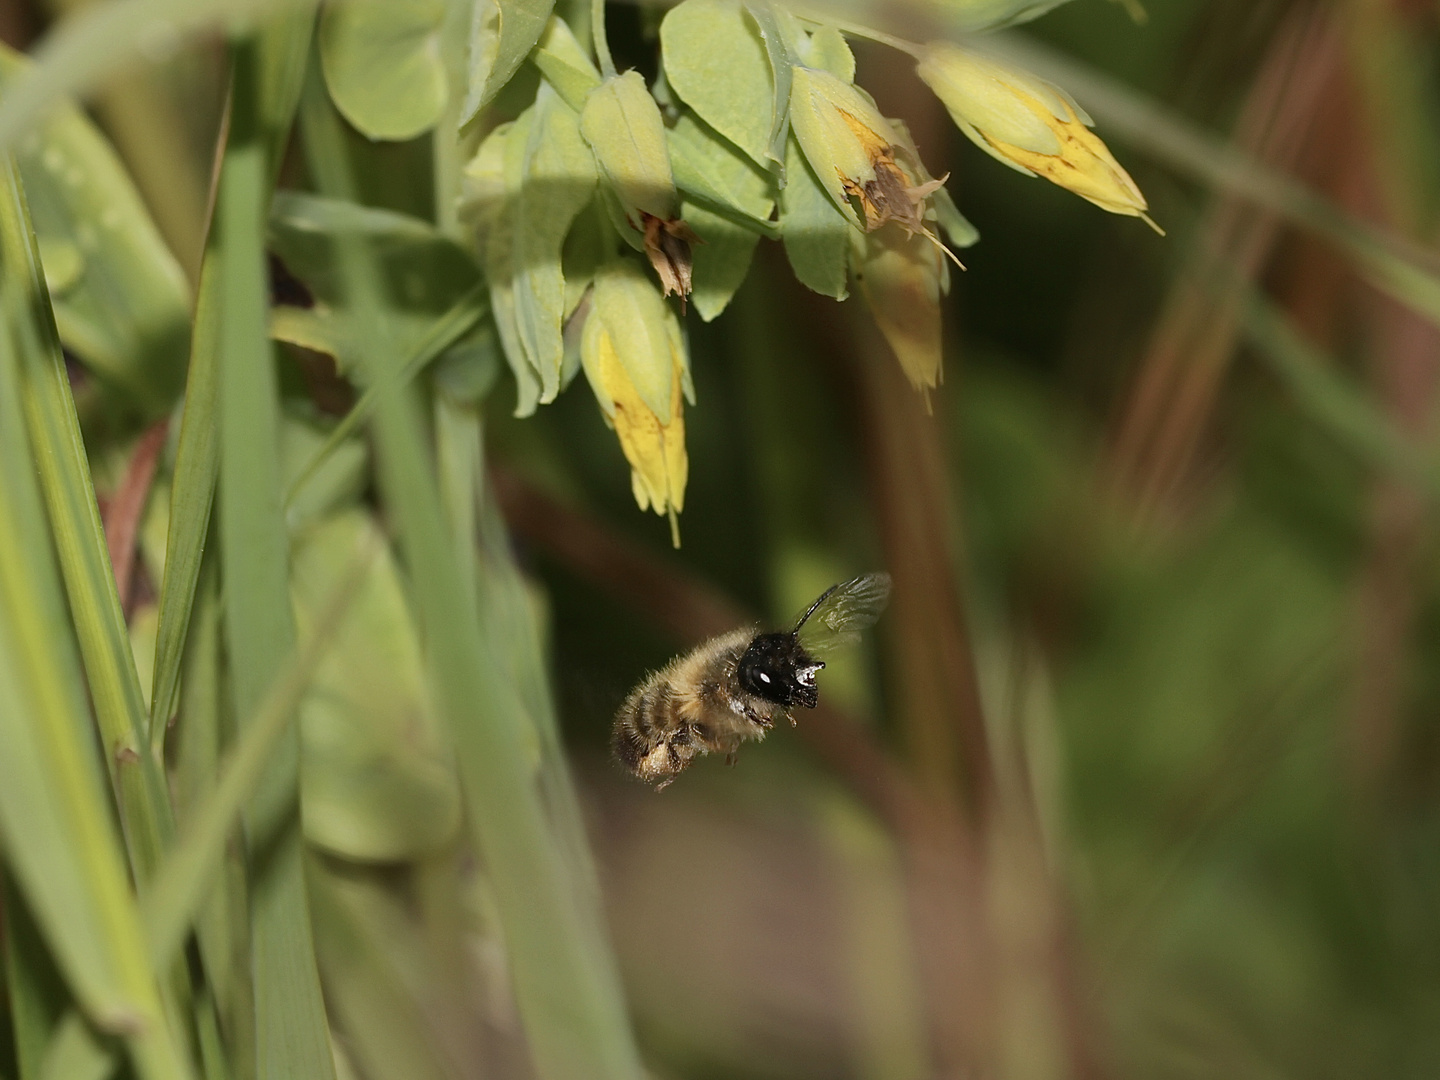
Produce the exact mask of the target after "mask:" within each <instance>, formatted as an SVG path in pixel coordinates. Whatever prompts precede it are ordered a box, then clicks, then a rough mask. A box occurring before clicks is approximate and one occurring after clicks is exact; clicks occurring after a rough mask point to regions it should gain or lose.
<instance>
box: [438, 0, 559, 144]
mask: <svg viewBox="0 0 1440 1080" xmlns="http://www.w3.org/2000/svg"><path fill="white" fill-rule="evenodd" d="M474 4H475V7H474V12H473V15H472V16H471V24H470V61H469V69H470V74H469V89H468V90H467V92H466V94H465V105H464V107H463V108H462V109H461V110H460V123H461V126H464V125H465V124H468V123H469V122H470V121H471V120H473V119H474V118H475V114H476V113H478V112H479V111H480V110H481V109H482V108H483V107H484V106H486V105H488V104H489V103H490V100H491V99H492V98H494V96H495V95H496V94H498V93H499V92H500V91H501V89H502V88H503V87H504V86H505V84H506V83H508V82H509V81H510V77H511V76H512V75H514V74H515V72H516V70H517V69H518V68H519V67H520V65H521V64H522V63H523V62H524V60H525V57H526V56H528V55H529V54H530V50H531V49H533V48H534V47H535V43H536V42H537V41H539V40H540V35H541V34H542V33H544V31H545V25H546V23H547V22H549V20H550V11H551V9H552V8H554V6H555V0H474Z"/></svg>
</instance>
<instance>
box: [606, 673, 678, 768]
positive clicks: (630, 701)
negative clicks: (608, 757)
mask: <svg viewBox="0 0 1440 1080" xmlns="http://www.w3.org/2000/svg"><path fill="white" fill-rule="evenodd" d="M673 711H674V702H673V701H672V691H671V688H670V684H669V683H668V682H667V681H665V680H663V679H652V680H651V681H649V682H647V683H646V684H645V685H643V686H640V687H637V688H636V689H635V691H634V692H632V693H631V695H630V696H629V697H628V698H627V699H626V700H625V704H624V705H622V706H621V707H620V713H619V715H618V716H617V717H616V724H615V732H614V737H613V739H612V743H613V746H612V748H613V750H614V751H615V756H616V758H618V759H619V760H620V762H621V763H622V764H623V765H625V766H626V767H627V768H628V769H630V770H631V771H635V770H637V769H638V768H639V766H640V762H641V761H643V760H644V759H645V757H646V756H647V755H648V754H649V753H650V752H651V751H653V750H654V749H655V747H657V746H658V745H660V743H662V742H664V741H665V737H666V735H667V734H669V732H670V731H671V729H673V728H674V726H675V721H674V717H673Z"/></svg>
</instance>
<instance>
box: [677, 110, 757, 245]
mask: <svg viewBox="0 0 1440 1080" xmlns="http://www.w3.org/2000/svg"><path fill="white" fill-rule="evenodd" d="M667 137H668V141H669V145H670V165H671V168H672V169H673V170H674V172H675V183H676V186H677V187H679V188H681V189H682V190H683V191H685V192H686V193H688V194H689V195H691V196H694V197H695V198H698V199H700V200H702V201H704V202H707V203H710V204H711V208H712V209H718V210H724V211H727V212H728V213H730V214H731V215H733V216H734V217H736V218H738V219H739V221H740V222H741V223H749V224H750V226H751V231H752V232H759V233H761V234H763V235H766V236H771V237H775V236H778V235H779V233H778V230H777V228H776V226H775V223H774V222H772V221H771V220H770V212H771V210H773V209H774V207H775V196H774V182H773V181H772V180H771V177H770V174H769V173H767V172H765V171H763V170H762V169H760V168H758V167H757V166H756V165H755V164H753V163H752V162H751V161H749V160H748V159H746V158H744V157H742V156H741V155H740V154H738V153H737V152H736V151H735V149H734V147H732V146H731V145H730V144H729V143H728V142H726V141H725V140H724V139H722V138H720V136H718V135H717V134H716V133H715V132H713V131H711V130H710V129H709V128H707V127H706V126H705V125H704V124H702V123H700V122H699V121H698V120H697V119H695V117H694V116H693V115H692V114H690V113H689V112H688V111H687V112H684V113H681V115H680V118H679V120H677V121H676V122H675V126H674V127H672V128H671V129H670V130H669V132H668V136H667ZM691 201H692V202H694V199H693V198H692V200H691Z"/></svg>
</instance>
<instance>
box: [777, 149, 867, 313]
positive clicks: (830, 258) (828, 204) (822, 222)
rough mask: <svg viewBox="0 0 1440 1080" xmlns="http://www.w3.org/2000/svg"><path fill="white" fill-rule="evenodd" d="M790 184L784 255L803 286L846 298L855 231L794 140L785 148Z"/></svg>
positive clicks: (783, 213)
mask: <svg viewBox="0 0 1440 1080" xmlns="http://www.w3.org/2000/svg"><path fill="white" fill-rule="evenodd" d="M786 157H787V162H786V170H785V172H786V175H787V176H788V177H789V183H787V184H786V185H785V190H784V191H782V192H780V228H781V230H782V232H783V234H784V240H785V256H786V258H788V259H789V260H790V268H791V269H792V270H794V271H795V277H796V278H797V279H798V280H799V282H800V284H802V285H804V286H805V287H806V288H808V289H814V290H815V291H816V292H818V293H822V294H824V295H825V296H833V297H834V298H835V299H836V300H844V299H845V297H846V296H848V295H849V290H848V288H847V283H846V279H847V275H848V272H849V259H850V234H851V233H852V232H854V229H853V227H852V226H851V225H850V223H849V222H848V221H846V220H845V218H844V217H843V216H841V214H840V211H839V210H837V209H836V208H835V204H834V202H832V201H831V199H830V195H829V193H828V192H827V191H826V190H825V189H824V188H823V187H821V186H820V181H818V180H816V179H815V174H814V172H812V171H811V169H810V165H809V163H808V162H807V161H806V160H805V156H804V155H803V154H801V153H800V146H799V144H798V143H797V142H796V141H795V139H794V138H791V140H790V143H789V146H788V147H787V149H786Z"/></svg>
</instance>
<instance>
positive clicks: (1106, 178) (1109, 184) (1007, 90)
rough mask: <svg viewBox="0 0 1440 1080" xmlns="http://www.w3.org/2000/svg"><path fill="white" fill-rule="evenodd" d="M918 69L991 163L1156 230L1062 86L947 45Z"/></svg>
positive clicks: (935, 47)
mask: <svg viewBox="0 0 1440 1080" xmlns="http://www.w3.org/2000/svg"><path fill="white" fill-rule="evenodd" d="M916 71H917V72H918V73H919V75H920V78H921V79H923V80H924V81H925V83H926V85H928V86H929V87H930V89H931V90H933V91H935V95H936V96H937V97H938V98H939V99H940V100H941V102H943V103H944V105H945V108H946V109H947V110H948V111H949V113H950V117H951V119H953V120H954V121H955V123H956V125H957V126H958V127H959V128H960V130H961V131H963V132H964V133H965V134H966V135H967V136H968V137H969V139H970V141H971V142H973V143H975V145H977V146H978V147H980V149H982V150H984V151H985V152H986V153H987V154H989V155H990V156H991V157H994V158H996V159H998V160H1000V161H1002V162H1004V163H1005V164H1006V165H1009V166H1010V167H1011V168H1013V169H1018V170H1019V171H1020V172H1023V173H1025V174H1026V175H1027V176H1043V177H1045V179H1047V180H1049V181H1051V182H1052V183H1056V184H1059V185H1060V186H1061V187H1063V188H1067V189H1068V190H1070V191H1073V192H1074V193H1075V194H1076V195H1079V196H1080V197H1081V198H1082V199H1088V200H1089V201H1090V202H1092V203H1094V204H1095V205H1096V206H1098V207H1100V208H1101V209H1103V210H1108V211H1110V212H1111V213H1112V214H1128V215H1130V216H1132V217H1139V218H1144V220H1145V221H1147V222H1149V223H1150V224H1151V225H1152V226H1154V224H1155V223H1154V222H1152V221H1150V218H1149V217H1148V216H1147V215H1146V213H1145V210H1146V207H1147V204H1146V202H1145V196H1144V195H1142V194H1141V193H1140V189H1139V188H1138V187H1136V186H1135V181H1133V180H1131V179H1130V174H1129V173H1127V172H1126V171H1125V170H1124V169H1123V168H1121V167H1120V163H1119V162H1117V161H1116V160H1115V158H1114V157H1112V156H1111V154H1110V151H1109V150H1108V149H1107V148H1106V146H1105V144H1104V143H1103V142H1101V141H1100V139H1099V138H1098V137H1096V135H1095V134H1094V133H1093V132H1092V131H1091V130H1090V127H1089V125H1090V124H1091V120H1090V117H1089V116H1087V115H1086V113H1085V110H1083V109H1082V108H1080V106H1079V105H1077V104H1075V102H1074V100H1073V99H1071V97H1070V95H1068V94H1067V93H1065V91H1064V90H1061V89H1060V88H1059V87H1058V86H1055V85H1054V84H1052V83H1048V82H1046V81H1045V80H1044V79H1041V78H1038V77H1037V76H1035V75H1031V74H1029V73H1028V72H1025V71H1020V70H1018V69H1016V68H1011V67H1006V66H1004V65H1003V64H999V63H996V62H995V61H994V60H991V59H990V58H989V57H986V56H981V55H979V54H978V53H974V52H970V51H969V50H967V49H961V48H959V47H957V46H955V45H950V44H946V43H943V42H933V43H931V44H929V45H927V46H925V49H924V51H923V53H922V54H921V57H920V63H919V64H918V65H917V67H916Z"/></svg>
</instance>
